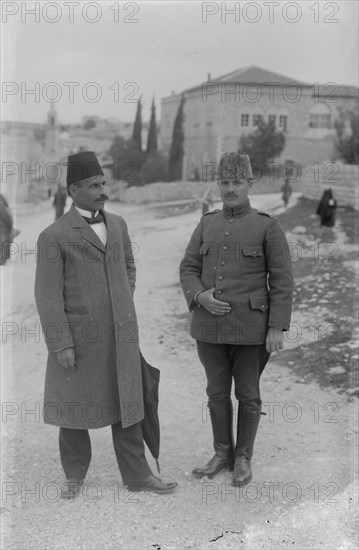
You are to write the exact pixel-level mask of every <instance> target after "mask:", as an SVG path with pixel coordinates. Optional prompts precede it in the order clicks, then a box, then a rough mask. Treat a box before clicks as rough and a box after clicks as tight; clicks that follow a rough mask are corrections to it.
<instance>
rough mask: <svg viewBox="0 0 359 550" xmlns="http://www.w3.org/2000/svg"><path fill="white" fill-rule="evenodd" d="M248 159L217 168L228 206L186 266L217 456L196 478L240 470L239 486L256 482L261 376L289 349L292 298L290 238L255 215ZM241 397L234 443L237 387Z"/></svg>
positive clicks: (196, 240)
mask: <svg viewBox="0 0 359 550" xmlns="http://www.w3.org/2000/svg"><path fill="white" fill-rule="evenodd" d="M252 178H253V175H252V170H251V166H250V161H249V157H248V156H247V155H239V154H238V153H235V152H233V153H225V154H224V155H223V157H222V158H221V160H220V163H219V167H218V186H219V191H220V195H221V199H222V201H223V203H224V204H223V209H222V210H215V211H213V212H208V214H206V215H205V216H203V217H202V218H201V221H200V223H199V224H198V226H197V228H196V229H195V231H194V233H193V235H192V237H191V239H190V242H189V244H188V246H187V249H186V252H185V256H184V258H183V260H182V262H181V265H180V279H181V285H182V289H183V292H184V295H185V298H186V300H187V303H188V306H189V309H190V311H192V323H191V336H192V337H193V338H195V339H196V341H197V350H198V354H199V358H200V361H201V362H202V364H203V366H204V369H205V372H206V377H207V388H206V390H207V395H208V407H209V412H210V417H211V422H212V431H213V441H214V450H215V455H214V456H213V458H212V459H211V460H210V461H209V462H208V464H206V465H205V466H202V467H199V468H196V469H195V470H194V471H193V473H194V474H195V475H196V476H199V477H202V476H208V477H213V476H214V475H216V474H217V473H218V472H220V471H221V470H223V469H230V470H233V469H234V473H233V484H234V485H237V486H241V485H245V484H246V483H248V482H249V481H250V480H251V478H252V470H251V458H252V454H253V445H254V440H255V437H256V432H257V428H258V424H259V419H260V414H261V403H262V402H261V397H260V390H259V379H260V376H261V374H262V372H263V369H264V367H265V365H266V363H267V361H268V359H269V356H270V353H271V352H274V351H277V350H280V349H281V348H282V346H283V331H285V330H288V327H289V321H290V315H291V301H292V270H291V259H290V255H289V251H288V246H287V241H286V238H285V235H284V232H283V230H282V229H281V227H280V225H279V222H278V220H277V219H275V218H273V217H272V215H271V214H268V213H267V212H265V211H260V210H255V209H254V208H252V207H251V205H250V202H249V200H248V192H249V189H250V187H251V186H252ZM232 379H234V386H235V396H236V398H237V400H238V412H237V438H236V443H234V441H233V430H232V418H233V411H232V402H231V386H232Z"/></svg>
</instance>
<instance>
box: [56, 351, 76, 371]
mask: <svg viewBox="0 0 359 550" xmlns="http://www.w3.org/2000/svg"><path fill="white" fill-rule="evenodd" d="M56 359H57V361H58V363H59V365H61V367H63V368H64V369H68V370H75V350H74V348H65V349H61V350H60V351H57V352H56Z"/></svg>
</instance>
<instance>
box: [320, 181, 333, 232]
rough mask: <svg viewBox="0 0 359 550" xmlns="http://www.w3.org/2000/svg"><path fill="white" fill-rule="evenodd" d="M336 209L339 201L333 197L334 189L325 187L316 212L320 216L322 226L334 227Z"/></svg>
mask: <svg viewBox="0 0 359 550" xmlns="http://www.w3.org/2000/svg"><path fill="white" fill-rule="evenodd" d="M336 209H337V201H336V200H335V199H334V197H333V192H332V190H331V189H330V188H329V189H325V190H324V192H323V195H322V198H321V199H320V202H319V204H318V208H317V212H316V213H317V214H318V216H320V225H321V226H323V225H324V226H326V227H334V225H335V211H336Z"/></svg>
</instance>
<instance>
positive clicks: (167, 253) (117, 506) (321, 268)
mask: <svg viewBox="0 0 359 550" xmlns="http://www.w3.org/2000/svg"><path fill="white" fill-rule="evenodd" d="M296 199H297V197H292V202H291V204H290V205H289V207H290V208H289V209H288V210H287V211H284V209H283V208H282V207H281V201H280V196H279V195H265V196H262V195H256V196H254V197H253V201H252V202H253V205H254V206H256V207H259V208H263V207H265V208H270V209H272V210H273V211H274V213H275V214H276V215H279V216H280V217H281V220H282V223H283V226H284V227H285V229H286V230H287V235H288V240H289V242H291V243H296V247H297V248H295V247H294V246H293V250H294V249H295V250H296V251H297V252H298V250H299V249H300V250H301V256H300V258H299V259H298V258H297V259H296V261H295V262H294V263H293V267H294V272H295V278H296V295H295V308H294V313H293V319H292V320H293V322H294V323H295V327H294V328H296V329H297V333H295V332H294V331H293V330H291V332H290V333H289V337H288V339H287V340H288V341H287V342H286V349H285V350H284V351H283V352H282V353H281V354H280V355H278V354H274V355H273V356H272V358H271V360H270V363H269V364H268V366H267V368H266V370H265V372H264V374H263V378H262V386H261V387H262V399H263V410H264V412H266V413H267V414H266V416H263V419H262V421H261V425H260V427H259V431H258V436H257V442H256V448H255V456H254V459H253V471H254V477H253V482H252V483H251V484H250V485H249V486H247V487H245V488H241V489H239V488H234V487H232V485H231V476H230V474H229V473H228V472H225V473H221V474H220V475H218V476H217V477H216V478H215V479H213V480H208V479H206V478H205V479H203V480H197V479H194V478H193V477H192V475H191V470H192V468H193V467H194V466H195V465H196V464H200V463H202V462H203V461H206V460H207V459H208V458H209V457H210V456H211V454H212V449H211V428H210V423H209V418H208V414H207V410H206V395H205V377H204V373H203V370H202V367H201V365H200V363H199V361H198V359H197V356H196V350H195V344H194V342H193V341H192V339H191V338H190V337H189V335H188V324H189V314H188V312H187V309H186V304H185V301H184V299H183V296H182V293H181V289H180V287H179V283H178V264H179V261H180V259H181V257H182V255H183V251H184V247H185V245H186V244H187V241H188V239H189V236H190V234H191V232H192V231H193V229H194V226H195V224H196V222H197V221H198V219H199V216H200V212H199V211H198V210H197V211H195V212H186V213H183V212H182V213H181V211H180V210H179V211H171V212H168V211H166V210H164V209H163V208H149V207H139V206H129V205H122V204H120V203H111V204H109V205H108V210H110V211H112V212H116V213H121V214H122V215H123V216H124V217H125V219H126V220H127V222H128V225H129V230H130V235H131V238H132V240H133V242H134V243H136V245H137V246H136V259H137V261H138V263H137V268H138V282H137V290H136V298H135V301H136V308H137V312H138V317H139V323H140V339H141V349H142V351H143V354H144V356H145V357H146V359H147V360H148V361H149V362H150V363H152V364H153V365H155V366H157V367H158V368H160V369H161V387H160V418H161V455H160V464H161V476H162V477H163V478H164V479H174V480H176V481H178V484H179V486H178V489H177V491H176V492H175V493H174V494H172V495H167V496H158V495H155V494H148V493H129V492H128V491H125V490H124V488H123V486H122V483H121V479H120V475H119V472H118V470H117V466H116V460H115V456H114V452H113V449H112V443H111V437H110V429H109V428H106V429H101V430H94V431H92V432H91V435H92V438H91V440H92V447H93V458H92V463H91V466H90V470H89V473H88V477H87V480H86V484H85V486H84V490H83V492H82V495H81V496H80V497H79V498H77V499H76V500H75V501H74V502H64V501H62V500H61V499H60V496H59V490H60V487H61V484H62V481H63V474H62V471H61V466H60V461H59V456H58V443H57V436H58V434H57V430H56V429H54V428H53V427H51V426H45V425H44V424H43V423H42V421H41V402H42V395H43V381H44V372H45V362H46V349H45V345H44V342H43V340H42V338H41V336H40V335H39V334H40V333H39V331H38V325H37V323H38V315H37V312H36V309H35V306H34V299H33V282H34V268H35V260H34V254H33V253H31V249H33V248H34V243H35V242H36V238H37V235H38V233H39V232H40V230H41V228H43V227H44V226H46V225H48V224H49V223H50V222H51V221H52V216H53V212H52V209H51V207H50V203H49V202H46V203H43V204H39V205H36V207H35V208H32V207H30V205H28V206H26V207H22V208H21V209H20V208H19V209H18V211H17V217H16V226H17V227H18V228H19V229H21V234H20V235H19V237H18V240H17V244H18V246H19V250H18V252H17V254H16V255H14V256H13V258H12V260H11V261H10V262H9V264H8V265H7V266H5V267H4V268H2V272H1V275H2V279H3V280H2V283H3V284H2V292H3V296H2V297H3V343H4V346H3V361H2V401H3V406H2V503H1V519H2V530H3V535H2V544H1V548H4V549H5V548H6V549H9V550H20V549H21V550H22V549H25V548H29V549H34V550H35V549H36V550H40V549H41V550H43V549H46V550H70V549H78V550H82V549H84V550H85V549H86V550H90V549H91V550H92V549H111V550H115V549H141V550H142V549H153V550H170V549H176V550H177V549H182V548H188V549H206V550H207V549H246V550H249V549H250V550H257V549H260V548H265V549H281V548H298V549H301V550H302V549H309V548H315V549H316V548H318V549H354V548H358V545H357V539H356V529H357V523H356V521H357V520H356V518H357V511H358V503H357V494H358V490H357V489H358V488H357V482H356V472H355V468H357V465H358V458H357V455H356V448H357V445H356V443H357V441H356V439H357V434H358V425H357V420H356V416H355V411H357V397H356V395H357V393H356V392H357V390H356V388H355V384H356V382H357V378H356V376H355V372H356V370H355V366H356V365H357V362H358V349H357V346H358V339H357V333H355V330H354V323H353V316H355V311H354V304H355V297H356V292H355V288H356V286H355V285H356V279H355V277H356V275H357V272H356V267H357V252H358V247H357V243H356V242H355V239H354V238H353V237H352V232H351V229H350V228H351V225H350V224H349V225H348V219H347V218H345V219H344V217H343V220H341V216H338V224H337V226H336V228H335V230H334V231H331V232H330V234H329V233H326V232H325V231H324V232H323V231H322V230H320V228H319V227H318V222H317V219H316V216H315V215H313V214H312V212H313V205H311V204H310V203H304V202H299V203H296V204H295V200H296ZM34 213H35V214H36V215H35V216H34ZM168 213H170V214H171V216H168V215H167V214H168ZM30 214H32V216H30ZM174 214H176V215H174ZM311 216H312V217H311ZM298 227H299V229H298ZM301 228H302V229H301ZM303 229H304V231H303ZM327 243H336V244H337V245H338V247H337V248H335V254H334V256H335V258H336V259H337V261H336V262H335V266H334V263H333V262H332V263H329V262H327V261H326V260H327V258H328V254H329V253H331V252H332V250H333V249H332V248H330V249H325V248H323V247H324V245H325V244H327ZM25 244H26V250H25ZM298 247H299V248H298ZM317 252H318V254H319V256H318V255H317V256H316V255H315V254H316V253H317ZM320 255H321V256H320ZM320 258H321V259H320ZM333 266H334V267H333ZM328 326H329V328H328ZM298 327H300V333H299V336H298ZM333 327H334V328H333ZM4 330H5V332H4ZM31 330H32V331H33V332H32V333H31ZM26 331H28V332H27V333H26ZM11 333H12V334H11ZM333 338H336V340H335V341H333ZM330 340H332V341H330ZM149 462H150V464H151V466H153V468H154V469H155V465H154V461H153V460H152V457H151V456H149Z"/></svg>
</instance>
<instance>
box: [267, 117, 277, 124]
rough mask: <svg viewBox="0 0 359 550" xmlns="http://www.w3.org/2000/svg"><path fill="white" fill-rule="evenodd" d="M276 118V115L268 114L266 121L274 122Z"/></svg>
mask: <svg viewBox="0 0 359 550" xmlns="http://www.w3.org/2000/svg"><path fill="white" fill-rule="evenodd" d="M276 118H277V117H276V116H275V115H269V117H268V122H273V124H275V121H276Z"/></svg>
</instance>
